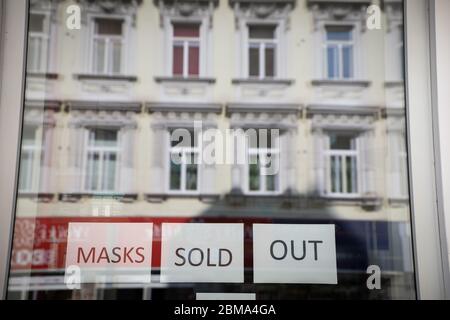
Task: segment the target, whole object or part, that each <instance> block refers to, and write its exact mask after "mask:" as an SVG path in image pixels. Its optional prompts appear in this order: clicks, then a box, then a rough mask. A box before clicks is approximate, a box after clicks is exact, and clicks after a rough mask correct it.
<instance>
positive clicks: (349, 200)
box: [316, 195, 382, 208]
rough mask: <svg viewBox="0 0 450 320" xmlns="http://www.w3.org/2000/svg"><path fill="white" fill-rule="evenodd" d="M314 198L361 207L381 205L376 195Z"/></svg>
mask: <svg viewBox="0 0 450 320" xmlns="http://www.w3.org/2000/svg"><path fill="white" fill-rule="evenodd" d="M316 200H319V201H325V202H332V203H343V204H359V205H361V206H362V207H367V208H376V207H379V206H380V205H381V202H382V201H381V199H380V198H379V197H376V196H349V197H345V196H326V195H323V196H319V197H318V198H317V199H316Z"/></svg>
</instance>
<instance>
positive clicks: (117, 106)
mask: <svg viewBox="0 0 450 320" xmlns="http://www.w3.org/2000/svg"><path fill="white" fill-rule="evenodd" d="M65 105H66V108H68V109H70V110H72V111H73V110H91V111H131V112H140V111H141V110H142V104H141V103H140V102H131V101H123V102H122V101H96V100H94V101H85V100H71V101H67V102H66V103H65Z"/></svg>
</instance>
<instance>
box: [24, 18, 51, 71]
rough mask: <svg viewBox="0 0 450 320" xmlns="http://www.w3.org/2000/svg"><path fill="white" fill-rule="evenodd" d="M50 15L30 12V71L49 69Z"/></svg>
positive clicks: (28, 58)
mask: <svg viewBox="0 0 450 320" xmlns="http://www.w3.org/2000/svg"><path fill="white" fill-rule="evenodd" d="M49 20H50V19H49V17H48V15H46V14H44V13H30V16H29V23H28V29H29V32H28V56H27V71H28V72H45V71H46V70H47V62H48V60H47V59H48V49H49V39H50V37H49V32H50V30H49V29H50V26H49V23H50V22H49Z"/></svg>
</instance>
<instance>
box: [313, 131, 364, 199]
mask: <svg viewBox="0 0 450 320" xmlns="http://www.w3.org/2000/svg"><path fill="white" fill-rule="evenodd" d="M333 134H336V135H344V136H349V137H351V140H352V142H351V143H352V144H354V149H332V148H331V143H330V140H331V135H333ZM326 135H327V146H328V147H327V149H326V150H323V154H322V156H323V157H324V158H325V159H324V161H325V164H326V167H325V170H326V173H325V183H324V185H325V189H324V190H323V192H324V196H326V197H328V198H358V197H360V196H361V176H360V172H361V170H360V166H361V159H360V158H361V156H360V150H359V147H358V136H359V132H347V131H345V132H344V131H338V130H335V131H327V132H326ZM333 156H334V157H339V158H340V163H341V166H340V170H339V172H340V174H341V177H342V178H343V181H342V188H341V189H342V190H344V191H345V190H346V187H347V177H346V172H345V169H347V167H346V161H342V160H345V159H346V158H347V157H352V158H353V157H354V158H356V168H354V170H356V172H355V174H356V190H357V191H356V192H332V189H333V188H332V184H333V183H334V182H333V179H332V168H331V157H333Z"/></svg>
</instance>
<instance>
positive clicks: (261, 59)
mask: <svg viewBox="0 0 450 320" xmlns="http://www.w3.org/2000/svg"><path fill="white" fill-rule="evenodd" d="M276 49H277V39H276V26H275V25H258V24H257V25H249V26H248V76H249V78H258V79H264V78H274V77H275V76H276Z"/></svg>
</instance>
